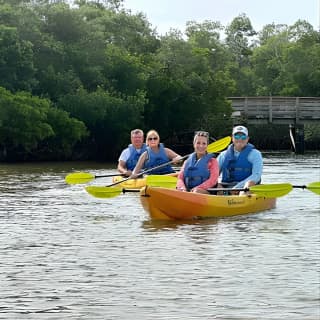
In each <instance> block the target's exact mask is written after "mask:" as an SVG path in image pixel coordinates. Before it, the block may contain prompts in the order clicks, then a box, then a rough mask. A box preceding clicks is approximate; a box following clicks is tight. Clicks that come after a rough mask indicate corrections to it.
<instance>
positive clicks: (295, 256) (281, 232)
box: [0, 154, 320, 320]
mask: <svg viewBox="0 0 320 320" xmlns="http://www.w3.org/2000/svg"><path fill="white" fill-rule="evenodd" d="M111 167H112V166H110V165H103V164H99V165H97V164H92V163H91V164H89V163H52V164H51V163H46V164H24V165H5V164H0V319H59V320H61V319H77V320H78V319H90V320H92V319H108V320H109V319H112V320H113V319H115V320H123V319H140V320H144V319H145V320H149V319H161V320H168V319H179V320H180V319H183V320H188V319H202V320H203V319H219V320H222V319H228V320H230V319H237V320H240V319H241V320H248V319H259V320H260V319H262V320H263V319H268V320H271V319H272V320H273V319H274V320H278V319H288V320H289V319H290V320H301V319H303V320H309V319H310V320H316V319H319V318H320V271H319V267H320V258H319V257H320V197H319V196H317V195H315V194H314V193H312V192H310V191H308V190H301V189H294V190H293V191H292V192H290V193H289V194H288V195H287V196H285V197H283V198H280V199H279V200H278V204H277V208H275V209H274V210H271V211H268V212H263V213H259V214H255V215H249V216H238V217H233V218H227V219H219V220H211V219H210V220H203V221H194V222H190V223H174V222H162V223H161V222H153V221H150V220H149V219H148V216H147V214H146V213H145V212H144V211H143V209H142V207H141V205H140V202H139V197H138V195H137V194H130V193H129V194H125V195H120V196H118V197H116V198H110V199H96V198H93V197H91V196H89V195H88V194H87V193H86V192H85V191H84V189H83V186H82V185H76V186H69V185H66V184H65V183H64V177H65V175H66V174H67V173H70V172H72V171H74V170H81V171H84V170H85V171H89V172H92V173H95V174H106V173H113V172H115V171H114V170H113V169H110V168H111ZM113 167H114V165H113ZM108 168H109V169H108ZM264 172H265V174H264V179H263V182H264V183H275V182H290V183H292V184H307V183H310V182H313V181H319V180H320V168H319V155H305V156H294V155H281V154H266V155H265V171H264ZM109 182H110V180H109V179H108V178H106V179H96V181H94V182H93V183H95V184H106V183H109Z"/></svg>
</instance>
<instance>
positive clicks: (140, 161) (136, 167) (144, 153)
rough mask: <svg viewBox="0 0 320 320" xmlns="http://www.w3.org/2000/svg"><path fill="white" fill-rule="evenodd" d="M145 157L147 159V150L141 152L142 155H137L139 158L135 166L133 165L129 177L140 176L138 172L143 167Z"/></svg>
mask: <svg viewBox="0 0 320 320" xmlns="http://www.w3.org/2000/svg"><path fill="white" fill-rule="evenodd" d="M146 159H147V151H145V152H143V153H142V155H141V156H140V157H139V160H138V162H137V164H136V166H135V167H134V169H133V171H132V174H131V176H130V178H132V179H136V178H138V177H139V176H141V175H139V173H140V172H141V169H142V168H143V167H144V163H145V162H146Z"/></svg>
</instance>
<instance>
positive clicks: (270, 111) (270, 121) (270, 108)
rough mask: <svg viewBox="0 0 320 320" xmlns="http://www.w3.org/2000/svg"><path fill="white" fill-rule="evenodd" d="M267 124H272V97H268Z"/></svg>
mask: <svg viewBox="0 0 320 320" xmlns="http://www.w3.org/2000/svg"><path fill="white" fill-rule="evenodd" d="M269 123H272V96H270V97H269Z"/></svg>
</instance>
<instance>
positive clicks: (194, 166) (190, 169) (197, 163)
mask: <svg viewBox="0 0 320 320" xmlns="http://www.w3.org/2000/svg"><path fill="white" fill-rule="evenodd" d="M208 144H209V133H208V132H205V131H198V132H196V134H195V135H194V138H193V148H194V152H193V153H192V154H191V155H190V157H189V158H188V160H186V161H185V162H184V164H183V165H182V168H181V170H180V172H179V175H178V181H177V190H180V191H190V192H197V193H207V194H208V193H209V192H208V191H207V189H208V188H212V187H214V186H215V185H216V184H217V180H218V177H219V166H218V162H217V159H215V158H214V154H212V153H207V146H208Z"/></svg>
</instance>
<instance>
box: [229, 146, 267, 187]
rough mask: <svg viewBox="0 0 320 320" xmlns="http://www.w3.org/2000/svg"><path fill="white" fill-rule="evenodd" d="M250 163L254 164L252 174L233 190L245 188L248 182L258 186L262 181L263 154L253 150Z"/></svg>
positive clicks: (249, 156)
mask: <svg viewBox="0 0 320 320" xmlns="http://www.w3.org/2000/svg"><path fill="white" fill-rule="evenodd" d="M248 161H249V162H251V163H252V173H251V175H250V176H249V177H247V178H246V179H244V180H242V181H240V182H238V183H237V184H236V185H235V186H234V187H233V188H243V187H244V186H245V184H246V182H248V181H253V182H254V183H255V184H257V183H258V182H259V181H260V180H261V176H262V169H263V159H262V155H261V152H260V151H258V150H256V149H253V150H252V151H251V152H250V153H249V155H248Z"/></svg>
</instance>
